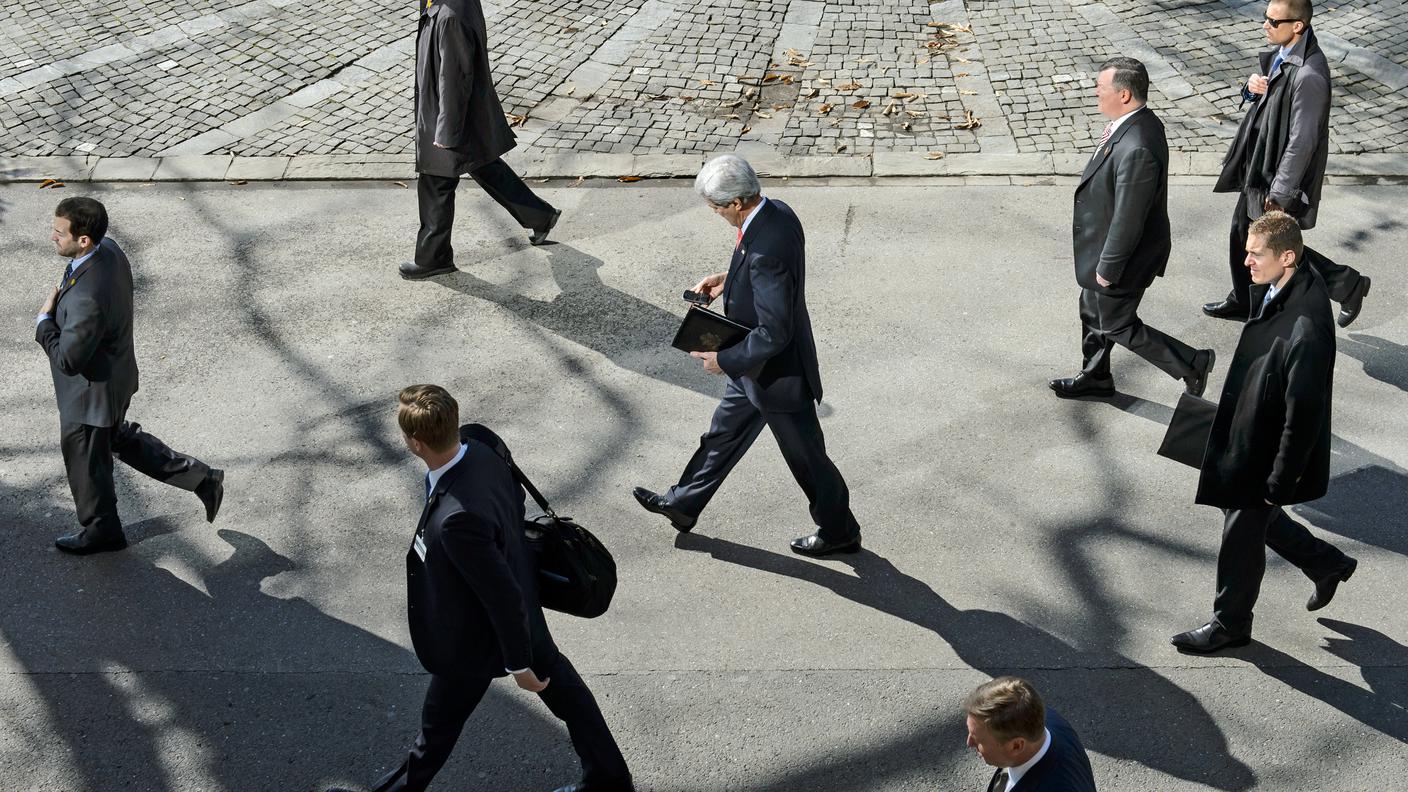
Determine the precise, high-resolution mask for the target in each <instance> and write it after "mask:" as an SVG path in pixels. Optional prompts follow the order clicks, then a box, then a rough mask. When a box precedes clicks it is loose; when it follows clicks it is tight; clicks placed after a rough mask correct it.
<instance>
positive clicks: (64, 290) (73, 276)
mask: <svg viewBox="0 0 1408 792" xmlns="http://www.w3.org/2000/svg"><path fill="white" fill-rule="evenodd" d="M104 253H105V249H104V248H103V245H102V243H101V242H99V243H98V247H97V248H96V249H94V251H93V255H91V256H89V257H88V260H87V261H84V262H83V263H82V264H79V265H78V269H76V270H74V271H73V272H72V273H70V274H69V276H68V278H66V279H65V280H64V282H63V283H61V284H59V295H58V297H56V298H54V305H55V306H57V305H58V304H59V300H62V299H63V298H64V295H65V294H68V292H69V290H70V289H72V288H73V287H74V286H76V285H78V279H79V278H82V277H83V276H84V275H86V274H88V270H90V269H92V268H93V264H94V263H96V262H97V261H98V259H100V258H103V257H104Z"/></svg>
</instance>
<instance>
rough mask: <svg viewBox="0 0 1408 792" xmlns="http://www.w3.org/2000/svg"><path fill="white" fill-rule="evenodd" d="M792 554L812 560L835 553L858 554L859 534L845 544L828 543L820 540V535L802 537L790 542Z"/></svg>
mask: <svg viewBox="0 0 1408 792" xmlns="http://www.w3.org/2000/svg"><path fill="white" fill-rule="evenodd" d="M792 552H794V553H796V554H797V555H804V556H811V557H812V558H820V557H822V556H829V555H835V554H836V553H859V552H860V534H856V538H854V539H851V540H850V541H847V542H828V541H826V540H825V539H822V538H821V534H812V535H811V536H803V537H801V538H800V539H793V540H792Z"/></svg>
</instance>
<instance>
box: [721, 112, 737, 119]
mask: <svg viewBox="0 0 1408 792" xmlns="http://www.w3.org/2000/svg"><path fill="white" fill-rule="evenodd" d="M724 118H727V119H728V120H730V121H737V120H739V118H738V113H729V114H728V115H726V116H724Z"/></svg>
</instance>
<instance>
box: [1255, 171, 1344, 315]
mask: <svg viewBox="0 0 1408 792" xmlns="http://www.w3.org/2000/svg"><path fill="white" fill-rule="evenodd" d="M1251 224H1252V220H1251V218H1249V217H1247V194H1246V193H1242V194H1240V195H1238V196H1237V208H1236V209H1235V210H1234V211H1233V213H1232V233H1231V234H1230V235H1229V238H1228V246H1227V261H1228V264H1229V266H1230V268H1231V270H1232V292H1231V293H1230V294H1228V295H1227V299H1228V300H1231V301H1233V302H1237V303H1245V302H1246V301H1247V289H1249V288H1251V285H1252V273H1251V270H1249V269H1247V264H1246V262H1247V229H1248V228H1250V227H1251ZM1303 259H1304V261H1305V263H1306V264H1308V265H1309V266H1310V268H1311V269H1313V270H1315V271H1316V272H1318V273H1320V277H1321V278H1324V279H1325V288H1327V289H1328V290H1329V292H1330V299H1331V300H1334V301H1335V302H1337V303H1339V302H1344V301H1345V300H1347V299H1349V295H1351V294H1353V293H1354V290H1355V289H1357V288H1358V287H1359V279H1360V278H1361V277H1363V276H1362V275H1360V274H1359V271H1358V270H1356V269H1354V268H1353V267H1346V266H1344V265H1343V264H1336V263H1335V262H1333V261H1331V260H1330V259H1328V258H1326V257H1325V255H1324V254H1323V253H1319V252H1317V251H1315V250H1312V249H1311V248H1310V246H1308V245H1307V246H1306V248H1305V254H1304V256H1303Z"/></svg>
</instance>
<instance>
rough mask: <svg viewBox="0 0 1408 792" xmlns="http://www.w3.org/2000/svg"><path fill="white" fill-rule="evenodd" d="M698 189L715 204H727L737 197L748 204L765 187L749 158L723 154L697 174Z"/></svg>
mask: <svg viewBox="0 0 1408 792" xmlns="http://www.w3.org/2000/svg"><path fill="white" fill-rule="evenodd" d="M694 191H695V192H697V193H699V194H700V195H702V196H704V200H706V201H708V202H709V203H711V204H713V205H715V206H726V205H728V204H730V203H732V202H733V199H735V198H742V199H743V200H744V202H745V203H746V202H747V201H748V200H749V199H751V198H754V197H755V196H758V195H760V194H762V192H763V188H762V185H760V184H758V174H757V173H754V172H753V166H752V165H749V164H748V160H745V159H743V158H742V157H740V156H738V155H737V154H720V155H719V156H717V157H714V158H713V159H711V160H709V161H708V162H706V163H704V167H703V168H701V169H700V170H699V175H698V176H695V177H694Z"/></svg>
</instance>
